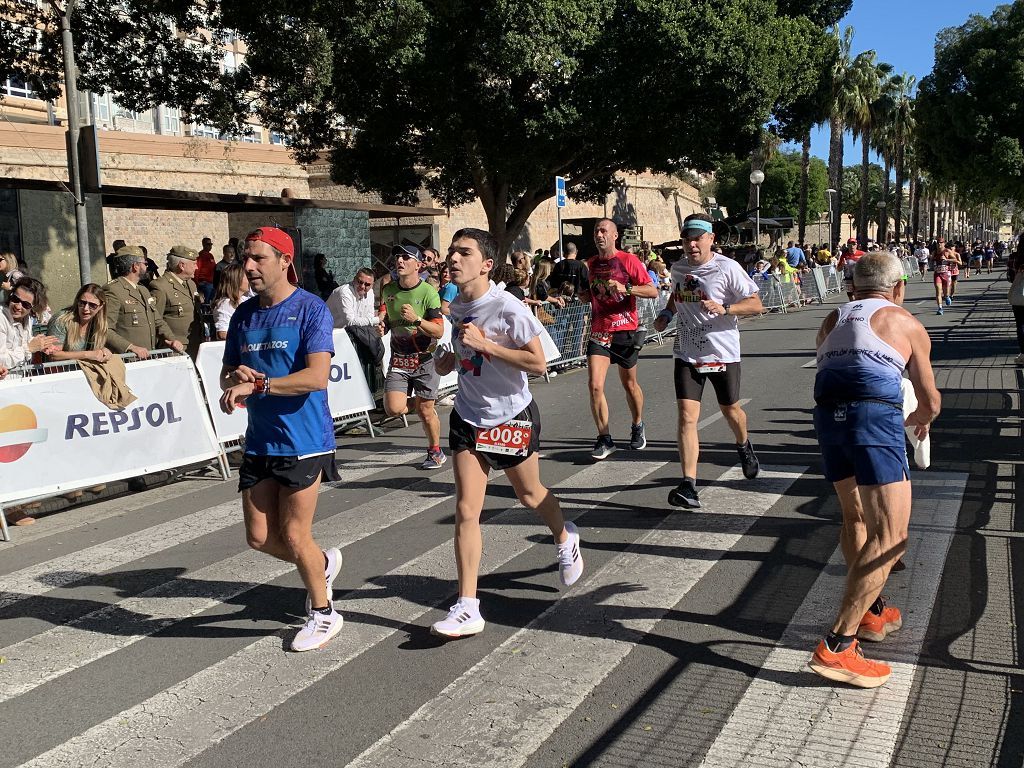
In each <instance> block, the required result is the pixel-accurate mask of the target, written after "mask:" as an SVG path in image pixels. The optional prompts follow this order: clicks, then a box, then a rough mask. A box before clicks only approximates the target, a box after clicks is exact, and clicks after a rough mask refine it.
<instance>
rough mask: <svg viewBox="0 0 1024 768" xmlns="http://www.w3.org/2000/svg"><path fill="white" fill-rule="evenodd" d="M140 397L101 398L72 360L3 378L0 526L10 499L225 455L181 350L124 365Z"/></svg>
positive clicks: (129, 382)
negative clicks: (117, 401)
mask: <svg viewBox="0 0 1024 768" xmlns="http://www.w3.org/2000/svg"><path fill="white" fill-rule="evenodd" d="M125 368H126V383H127V385H128V387H129V389H131V391H132V392H133V393H134V394H135V396H136V397H137V398H138V399H137V400H136V401H135V402H133V403H131V404H130V405H129V406H128V407H126V408H124V409H122V410H112V409H110V408H109V407H107V406H106V405H103V404H102V403H100V401H99V400H97V398H96V396H95V395H94V394H93V391H92V389H91V387H90V386H89V383H88V381H87V380H86V378H85V375H84V374H83V373H82V371H81V370H80V369H78V368H77V364H75V368H74V369H73V370H71V369H68V364H67V363H60V364H57V365H42V366H35V367H32V368H24V369H21V370H20V371H19V372H18V375H17V376H16V377H8V378H6V379H4V380H3V381H0V534H2V536H3V540H4V541H8V540H9V535H10V534H9V531H8V528H7V519H6V516H5V515H4V513H3V507H4V506H10V505H11V504H12V503H15V502H17V503H26V502H31V501H35V500H37V499H43V498H48V497H51V496H54V495H56V494H59V493H66V492H68V491H74V490H78V489H81V488H89V487H92V486H95V485H99V484H101V483H105V482H111V481H115V480H123V479H126V478H130V477H138V476H140V475H145V474H149V473H152V472H160V471H165V470H168V469H174V468H176V467H183V466H188V465H191V464H198V463H202V462H206V461H212V460H220V461H221V462H222V463H221V472H222V475H224V477H225V479H226V478H227V475H225V474H224V472H225V464H224V463H223V454H222V452H221V450H220V446H219V445H218V442H217V438H216V435H215V433H214V430H213V425H212V423H211V421H210V416H209V412H208V410H207V408H206V404H205V403H204V400H203V395H202V392H201V390H200V386H199V380H198V378H197V376H196V369H195V366H193V364H192V361H191V360H190V359H189V358H188V357H186V356H184V355H168V356H164V355H160V356H154V357H153V359H150V360H140V361H137V362H131V363H129V364H128V365H126V366H125Z"/></svg>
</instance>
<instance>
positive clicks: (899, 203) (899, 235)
mask: <svg viewBox="0 0 1024 768" xmlns="http://www.w3.org/2000/svg"><path fill="white" fill-rule="evenodd" d="M903 163H904V158H903V146H902V145H900V146H898V147H896V210H895V211H894V212H893V217H892V220H893V226H894V227H895V228H896V231H895V232H894V233H893V234H894V235H896V244H897V245H899V243H900V242H901V241H902V240H903V233H904V232H905V231H906V230H905V229H904V227H903V183H904V181H905V179H904V178H903V176H904V168H903ZM910 189H911V192H913V189H914V187H913V183H911V187H910ZM907 212H908V213H909V209H907ZM908 218H909V217H908Z"/></svg>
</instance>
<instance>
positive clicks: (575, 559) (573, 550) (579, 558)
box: [556, 522, 583, 587]
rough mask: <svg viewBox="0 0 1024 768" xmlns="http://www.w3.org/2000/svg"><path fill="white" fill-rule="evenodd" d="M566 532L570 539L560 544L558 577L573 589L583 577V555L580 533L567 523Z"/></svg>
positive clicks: (558, 545)
mask: <svg viewBox="0 0 1024 768" xmlns="http://www.w3.org/2000/svg"><path fill="white" fill-rule="evenodd" d="M565 532H566V533H568V534H569V538H568V539H566V540H565V543H564V544H558V543H557V542H556V546H557V547H558V576H559V578H561V579H562V583H563V584H564V585H565V586H567V587H571V586H572V585H573V584H575V583H576V582H577V581H578V580H579V578H580V576H582V575H583V554H582V553H581V552H580V532H579V531H578V530H576V525H575V524H574V523H570V522H566V524H565Z"/></svg>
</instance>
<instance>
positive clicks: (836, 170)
mask: <svg viewBox="0 0 1024 768" xmlns="http://www.w3.org/2000/svg"><path fill="white" fill-rule="evenodd" d="M829 130H830V131H831V135H830V137H829V143H828V184H829V187H830V188H831V189H834V190H835V193H834V194H832V195H831V196H830V199H831V201H832V205H831V206H830V208H829V210H830V211H831V214H832V231H831V232H830V233H829V237H830V240H829V250H834V249H835V247H836V245H837V244H838V243H839V241H840V239H841V238H842V235H841V232H842V226H843V134H844V133H845V132H846V127H845V126H844V125H843V119H842V118H841V117H837V116H834V115H833V117H832V119H831V120H829Z"/></svg>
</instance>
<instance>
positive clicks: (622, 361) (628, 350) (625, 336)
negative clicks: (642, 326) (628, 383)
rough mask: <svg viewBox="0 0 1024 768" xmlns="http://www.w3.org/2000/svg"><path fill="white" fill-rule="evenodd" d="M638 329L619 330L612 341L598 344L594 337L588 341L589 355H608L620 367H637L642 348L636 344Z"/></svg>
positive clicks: (612, 336) (612, 337) (613, 335)
mask: <svg viewBox="0 0 1024 768" xmlns="http://www.w3.org/2000/svg"><path fill="white" fill-rule="evenodd" d="M635 342H636V331H617V332H615V333H613V334H612V335H611V343H610V344H608V345H605V344H598V343H597V342H596V341H594V340H593V337H591V339H590V340H589V341H587V357H608V358H611V361H612V362H613V363H615V364H616V365H617V366H619V367H620V368H625V369H627V370H628V369H630V368H635V367H636V364H637V361H638V360H639V359H640V348H639V347H637V346H635Z"/></svg>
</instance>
